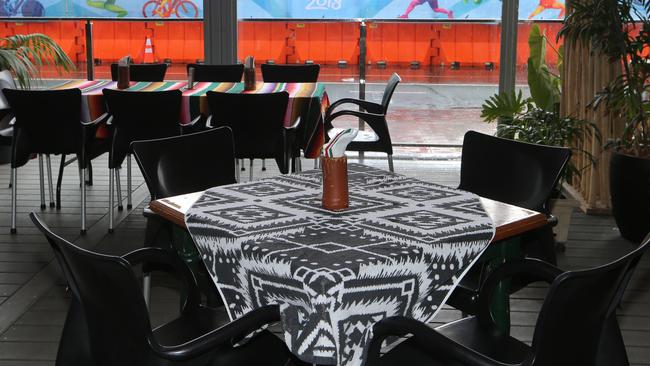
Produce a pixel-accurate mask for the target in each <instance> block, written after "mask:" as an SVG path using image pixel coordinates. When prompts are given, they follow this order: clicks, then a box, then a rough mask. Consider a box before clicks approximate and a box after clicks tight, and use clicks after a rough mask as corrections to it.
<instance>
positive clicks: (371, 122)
mask: <svg viewBox="0 0 650 366" xmlns="http://www.w3.org/2000/svg"><path fill="white" fill-rule="evenodd" d="M341 116H354V117H357V118H359V119H361V120H362V121H364V122H365V123H367V124H368V126H370V128H372V130H373V131H374V132H375V133H376V134H377V135H378V136H380V138H381V137H382V135H383V137H384V138H386V137H389V135H388V131H387V130H386V127H385V123H382V121H383V120H384V118H385V116H384V115H383V114H377V113H367V112H360V111H351V110H345V111H339V112H336V113H334V114H332V115H331V116H329V119H325V123H324V124H325V126H332V121H333V120H334V119H336V118H339V117H341Z"/></svg>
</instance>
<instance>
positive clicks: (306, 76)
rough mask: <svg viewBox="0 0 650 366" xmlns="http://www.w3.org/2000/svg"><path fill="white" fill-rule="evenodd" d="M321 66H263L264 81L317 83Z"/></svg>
mask: <svg viewBox="0 0 650 366" xmlns="http://www.w3.org/2000/svg"><path fill="white" fill-rule="evenodd" d="M319 73H320V65H316V64H313V65H275V64H273V65H271V64H262V80H264V82H265V83H315V82H317V81H318V74H319Z"/></svg>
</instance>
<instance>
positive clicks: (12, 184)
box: [9, 174, 14, 188]
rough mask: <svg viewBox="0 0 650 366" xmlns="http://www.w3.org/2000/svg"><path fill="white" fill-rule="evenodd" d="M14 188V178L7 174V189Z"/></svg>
mask: <svg viewBox="0 0 650 366" xmlns="http://www.w3.org/2000/svg"><path fill="white" fill-rule="evenodd" d="M13 186H14V176H13V175H11V174H9V188H11V187H13Z"/></svg>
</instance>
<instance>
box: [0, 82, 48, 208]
mask: <svg viewBox="0 0 650 366" xmlns="http://www.w3.org/2000/svg"><path fill="white" fill-rule="evenodd" d="M2 89H16V83H15V82H14V77H13V75H12V74H11V71H9V70H3V71H0V164H6V163H9V162H11V140H12V138H13V135H14V128H13V123H14V115H13V113H12V111H11V106H10V105H9V102H8V101H7V98H5V97H4V95H3V94H2ZM50 170H51V169H50ZM10 176H11V174H10ZM50 181H52V178H51V177H50ZM11 184H12V182H11V178H10V181H9V187H10V188H11ZM51 200H52V197H50V201H51Z"/></svg>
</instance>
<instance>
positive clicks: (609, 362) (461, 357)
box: [367, 236, 650, 366]
mask: <svg viewBox="0 0 650 366" xmlns="http://www.w3.org/2000/svg"><path fill="white" fill-rule="evenodd" d="M648 246H650V236H648V237H647V238H646V239H645V244H643V245H641V246H640V247H638V248H637V249H636V250H634V251H633V252H631V253H629V254H628V255H626V256H624V257H623V258H621V259H619V260H617V261H615V262H612V263H610V264H607V265H604V266H601V267H597V268H593V269H588V270H581V271H569V272H563V271H561V270H560V269H558V268H556V267H554V266H552V265H550V264H548V263H546V262H542V261H539V260H535V259H526V260H523V261H517V262H511V263H507V264H504V265H502V266H500V267H498V268H497V269H496V270H495V271H494V272H493V273H492V274H491V275H490V276H489V277H488V279H487V280H486V281H485V285H484V286H483V287H482V288H481V294H480V297H479V298H480V312H479V314H478V315H477V316H471V317H467V318H463V319H460V320H458V321H455V322H452V323H449V324H446V325H443V326H441V327H439V328H436V329H435V330H433V329H431V328H429V327H428V326H427V325H425V324H424V323H421V322H418V321H415V320H413V319H410V318H404V317H392V318H387V319H385V320H382V321H380V322H379V323H377V324H376V325H375V326H374V328H373V329H374V339H373V341H372V343H371V347H370V351H369V359H368V362H367V364H368V365H369V366H377V365H382V366H388V365H404V364H408V365H415V366H417V365H465V366H496V365H499V366H503V365H506V364H508V365H526V366H575V365H585V366H587V365H589V366H592V365H593V366H596V365H597V366H623V365H628V364H629V362H628V358H627V353H626V351H625V345H624V343H623V339H622V336H621V332H620V329H619V326H618V322H617V320H616V307H617V306H618V304H619V303H620V301H621V298H622V296H623V292H624V291H625V287H626V286H627V284H628V282H629V280H630V277H631V276H632V273H633V272H634V269H635V268H636V266H637V264H638V263H639V260H640V258H641V256H642V255H643V253H644V252H645V251H646V249H647V248H648ZM517 277H520V278H526V279H528V281H529V282H534V281H544V282H547V283H550V284H551V286H550V289H549V291H548V293H547V295H546V298H545V300H544V303H543V305H542V308H541V311H540V313H539V317H538V318H537V324H536V326H535V332H534V335H533V340H532V346H528V345H527V344H525V343H523V342H521V341H519V340H517V339H515V338H513V337H510V336H508V335H505V334H501V333H500V332H499V331H498V330H497V327H496V326H495V324H494V322H493V319H492V315H491V313H490V303H491V300H492V294H493V293H494V290H495V288H496V287H497V285H498V284H499V283H500V282H501V281H503V280H506V279H509V278H517ZM406 334H412V335H413V337H411V338H410V339H409V340H407V341H405V342H403V343H401V344H399V345H398V346H397V347H395V348H394V349H393V350H391V351H389V352H388V353H387V354H386V355H384V356H383V357H380V356H379V350H380V347H381V343H382V341H383V340H384V339H385V338H386V337H387V336H404V335H406Z"/></svg>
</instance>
